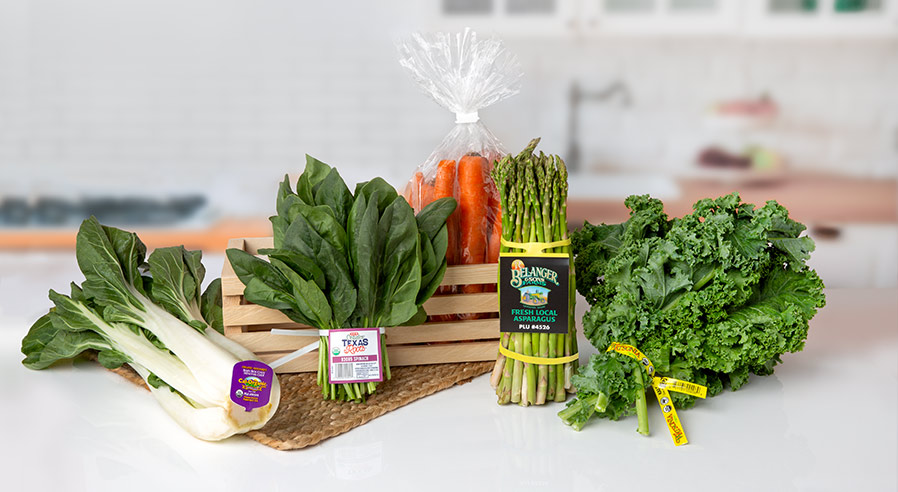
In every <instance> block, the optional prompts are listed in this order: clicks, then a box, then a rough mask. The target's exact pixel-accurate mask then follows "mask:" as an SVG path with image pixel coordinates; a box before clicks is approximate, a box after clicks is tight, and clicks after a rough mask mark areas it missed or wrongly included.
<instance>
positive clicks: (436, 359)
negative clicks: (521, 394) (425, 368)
mask: <svg viewBox="0 0 898 492" xmlns="http://www.w3.org/2000/svg"><path fill="white" fill-rule="evenodd" d="M497 347H498V344H497V342H495V341H489V342H469V343H445V344H439V345H397V346H395V347H391V348H390V367H399V366H417V365H422V364H445V363H449V362H476V361H487V360H495V358H496V353H497V352H498V350H499V349H498V348H497ZM288 353H290V352H289V351H285V352H269V353H263V354H259V358H260V359H262V362H266V363H271V362H273V361H275V360H277V359H280V358H281V357H283V356H285V355H287V354H288ZM317 370H318V353H317V352H311V353H308V354H303V355H301V356H300V357H298V358H296V359H294V360H292V361H290V362H288V363H286V364H284V365H282V366H280V367H278V368H277V369H275V372H279V373H284V372H311V371H317Z"/></svg>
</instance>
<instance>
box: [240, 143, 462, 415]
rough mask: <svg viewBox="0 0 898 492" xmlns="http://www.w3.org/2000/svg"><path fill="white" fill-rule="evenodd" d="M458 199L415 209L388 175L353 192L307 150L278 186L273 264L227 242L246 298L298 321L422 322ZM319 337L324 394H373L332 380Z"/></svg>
mask: <svg viewBox="0 0 898 492" xmlns="http://www.w3.org/2000/svg"><path fill="white" fill-rule="evenodd" d="M455 206H456V204H455V200H454V199H452V198H444V199H441V200H437V201H434V202H433V203H432V204H430V205H429V206H427V207H425V208H424V209H422V210H421V211H420V212H419V213H418V215H417V216H416V215H415V214H414V211H413V210H412V208H411V206H409V204H408V203H407V202H406V201H405V199H404V198H402V197H401V196H399V194H397V193H396V190H395V189H393V187H392V186H390V185H389V184H387V182H386V181H384V180H382V179H380V178H375V179H373V180H371V181H368V182H365V183H359V184H358V185H357V186H356V188H355V193H350V192H349V188H348V187H347V186H346V184H345V183H344V182H343V179H342V178H340V174H339V173H338V172H337V170H336V169H334V168H331V167H329V166H327V165H326V164H324V163H322V162H321V161H319V160H317V159H315V158H313V157H309V156H307V158H306V169H305V171H304V172H303V173H302V175H300V177H299V179H298V180H297V184H296V192H295V193H294V192H293V191H292V189H291V187H290V182H289V180H288V179H286V178H285V179H284V181H283V182H282V183H281V184H280V186H279V187H278V193H277V203H276V208H277V215H276V216H273V217H271V223H272V228H273V230H274V248H270V249H263V250H260V251H259V254H262V255H266V256H267V257H268V261H265V260H262V259H259V258H256V257H255V256H253V255H251V254H249V253H247V252H245V251H241V250H239V249H229V250H228V251H227V255H228V260H229V261H230V262H231V265H232V266H233V268H234V272H235V273H236V274H237V276H238V277H239V278H240V280H241V281H242V282H243V284H244V285H245V287H246V288H245V290H244V297H245V298H246V299H247V300H248V301H250V302H253V303H255V304H259V305H261V306H265V307H269V308H272V309H277V310H279V311H281V312H283V313H284V314H285V315H287V317H289V318H290V319H291V320H293V321H296V322H297V323H301V324H305V325H309V326H313V327H315V328H318V329H319V330H329V329H336V328H364V327H378V328H379V327H386V326H398V325H408V324H419V323H422V322H423V321H424V320H425V319H426V313H425V312H424V309H423V307H422V305H423V304H424V301H426V300H427V299H428V298H430V296H431V295H432V294H433V293H434V292H435V291H436V289H437V287H438V286H439V284H440V281H441V280H442V278H443V272H445V270H446V247H447V245H448V232H447V229H446V219H447V218H448V217H449V215H450V214H451V213H452V212H453V211H454V210H455ZM319 343H320V344H321V345H320V347H321V349H320V350H319V368H318V383H319V385H320V386H321V388H322V394H323V395H324V396H325V398H331V399H343V400H356V401H359V400H361V399H363V398H364V396H365V395H366V394H370V393H373V392H374V391H375V389H376V384H375V383H368V384H357V383H356V384H340V385H333V384H329V383H328V364H327V352H328V350H327V337H321V339H320V341H319ZM381 343H382V344H383V341H381ZM383 353H384V373H385V375H386V377H387V378H389V377H390V370H389V362H388V361H387V360H386V352H385V351H383Z"/></svg>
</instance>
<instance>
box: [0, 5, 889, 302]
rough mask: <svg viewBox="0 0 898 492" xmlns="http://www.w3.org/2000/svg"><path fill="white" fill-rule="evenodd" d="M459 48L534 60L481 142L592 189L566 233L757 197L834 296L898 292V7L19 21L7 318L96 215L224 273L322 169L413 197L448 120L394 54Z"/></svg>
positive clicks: (1, 194) (488, 116)
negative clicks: (531, 156) (277, 204)
mask: <svg viewBox="0 0 898 492" xmlns="http://www.w3.org/2000/svg"><path fill="white" fill-rule="evenodd" d="M465 26H470V27H472V28H474V29H476V30H477V31H478V32H479V33H481V34H482V35H487V34H494V35H498V36H501V37H502V38H503V39H504V40H505V42H506V44H507V46H508V47H509V48H510V49H511V50H513V51H514V52H515V53H516V54H517V56H518V57H519V58H520V61H521V63H522V65H523V69H524V79H523V84H522V90H521V93H520V94H518V95H517V96H514V97H512V98H510V99H507V100H505V101H502V102H500V103H498V104H496V105H495V106H493V107H489V108H487V109H485V110H483V111H481V113H480V116H481V118H482V120H483V121H484V122H485V123H486V125H487V126H488V127H489V128H490V129H491V130H492V131H493V132H494V133H495V134H496V135H497V136H498V137H499V138H500V139H501V140H502V141H503V142H504V144H505V145H506V148H507V149H509V150H517V149H520V148H522V147H523V146H524V145H525V144H526V143H527V141H529V140H530V138H532V137H534V136H541V137H542V138H543V143H542V144H541V148H543V149H544V150H546V151H550V152H553V153H559V154H561V155H562V156H563V157H565V158H566V159H567V161H568V162H569V164H570V165H571V166H572V167H575V168H576V169H577V172H576V174H574V175H572V179H571V204H570V216H571V222H572V225H577V224H579V223H582V221H583V220H584V219H588V220H590V221H593V222H602V221H605V222H614V221H621V220H624V219H625V218H626V210H625V209H624V207H623V199H624V198H625V196H626V195H627V194H630V193H651V194H653V195H655V196H657V197H659V198H662V199H663V200H664V201H665V203H666V205H667V206H668V211H669V213H671V214H672V215H682V214H683V213H686V212H688V211H689V209H690V205H691V203H692V202H693V201H695V200H696V199H698V198H702V197H706V196H717V195H720V194H723V193H727V192H730V191H735V190H738V191H740V192H741V193H742V195H743V198H745V199H746V200H747V201H751V202H754V203H762V202H763V201H764V200H767V199H772V198H776V199H778V200H779V201H780V202H781V203H783V204H784V205H786V206H787V207H788V208H789V209H790V210H791V211H792V214H793V217H794V218H796V219H798V220H800V221H802V222H804V223H806V224H807V225H808V226H809V229H810V233H811V235H812V236H813V237H814V238H815V239H816V240H817V244H818V251H817V252H816V253H815V254H814V257H813V260H812V264H813V265H814V266H815V267H816V268H817V269H818V271H819V273H820V274H821V276H822V277H823V278H824V280H825V281H826V283H827V286H829V287H894V286H896V284H898V201H896V188H898V184H896V183H898V181H896V179H898V0H866V1H865V0H746V1H738V0H438V1H427V2H424V1H417V2H409V1H378V2H367V1H352V2H297V1H292V0H264V1H255V2H246V1H234V0H214V1H213V0H191V1H184V0H179V1H173V0H153V1H149V0H79V1H78V2H70V1H65V0H30V1H17V0H0V294H2V293H3V292H5V291H9V292H12V291H13V290H14V289H15V285H16V278H15V277H16V275H22V276H25V275H32V274H33V273H34V272H38V273H41V272H43V274H45V275H48V276H52V275H54V272H55V271H56V270H55V267H51V266H50V265H52V263H50V262H47V261H45V259H46V258H49V257H53V255H55V254H60V255H64V256H65V258H72V256H73V255H72V254H71V247H72V246H73V244H74V231H75V230H76V228H77V224H78V223H79V222H80V220H81V219H82V218H83V217H84V216H86V215H87V214H91V213H93V214H96V215H97V216H98V217H99V218H100V219H101V220H102V221H104V222H107V223H110V224H116V225H119V226H124V227H127V228H129V229H132V230H136V231H138V232H139V233H140V235H141V237H142V238H144V240H145V241H146V242H147V243H149V244H150V246H151V247H152V246H162V245H168V244H180V243H186V244H187V246H189V247H201V248H204V249H205V250H206V251H207V255H211V256H212V257H213V258H217V261H218V264H217V266H216V265H214V261H213V266H209V270H210V271H212V272H215V271H216V269H217V268H220V262H221V253H222V251H223V249H224V245H225V243H226V241H227V239H228V238H231V237H241V236H261V235H267V234H269V233H270V228H269V227H268V222H267V219H266V218H267V216H268V215H270V214H271V213H272V211H273V208H274V191H275V188H276V182H277V181H278V180H279V179H281V178H282V177H283V175H284V174H285V173H291V174H293V175H296V174H298V173H299V172H300V171H301V169H302V166H303V163H304V154H305V153H309V154H312V155H314V156H316V157H318V158H320V159H321V160H323V161H324V162H327V163H329V164H332V165H335V166H337V167H338V168H339V169H340V172H341V174H343V176H344V178H345V179H346V181H347V182H350V183H352V182H356V181H361V180H367V179H370V178H371V177H374V176H378V175H379V176H383V177H384V178H386V179H387V180H388V181H391V182H392V183H393V184H395V185H397V186H404V184H405V182H406V180H407V179H408V177H409V176H410V175H411V174H412V172H413V170H414V168H415V166H417V165H418V164H419V163H420V162H421V161H422V160H424V159H425V158H426V157H427V156H428V155H429V153H430V152H431V150H432V149H433V148H434V147H435V146H436V145H437V144H438V143H439V142H440V140H441V139H442V138H443V136H444V135H445V134H446V133H447V132H448V131H449V130H450V128H451V127H452V125H453V124H454V116H453V115H451V114H449V113H447V112H446V111H445V110H444V109H442V108H440V107H439V106H438V105H437V104H435V103H434V102H433V101H432V100H430V99H429V98H428V97H427V96H425V95H424V94H422V93H421V92H420V91H419V90H418V89H417V88H416V86H415V85H414V83H413V82H412V80H411V79H410V77H409V76H408V75H407V74H406V73H405V72H404V69H402V68H401V67H400V66H399V64H398V63H397V59H396V58H397V55H396V50H395V47H394V41H395V39H396V37H397V36H400V35H403V34H408V33H410V32H412V31H415V30H460V29H462V28H464V27H465ZM70 261H71V262H73V261H74V260H73V259H72V260H70ZM23 268H24V270H23ZM4 270H6V271H7V275H5V277H6V278H3V277H4ZM10 272H13V273H10ZM15 272H19V273H15ZM25 272H27V273H25ZM63 277H64V278H63ZM71 278H73V277H71V274H70V273H66V274H65V275H61V276H60V282H67V281H68V280H71ZM64 285H65V284H64V283H63V284H62V286H60V288H61V287H64ZM40 302H41V304H46V300H45V299H42V300H41V301H40Z"/></svg>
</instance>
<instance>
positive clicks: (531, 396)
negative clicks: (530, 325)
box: [521, 333, 536, 404]
mask: <svg viewBox="0 0 898 492" xmlns="http://www.w3.org/2000/svg"><path fill="white" fill-rule="evenodd" d="M532 341H533V338H532V337H531V336H530V334H529V333H525V334H524V355H533V343H532ZM524 373H525V376H524V377H525V378H526V380H525V381H524V383H523V385H524V386H525V387H526V388H527V396H526V398H525V397H524V396H523V395H522V396H521V401H526V402H527V403H531V404H532V403H536V368H535V367H534V366H533V364H530V363H529V362H525V363H524ZM522 392H523V390H522Z"/></svg>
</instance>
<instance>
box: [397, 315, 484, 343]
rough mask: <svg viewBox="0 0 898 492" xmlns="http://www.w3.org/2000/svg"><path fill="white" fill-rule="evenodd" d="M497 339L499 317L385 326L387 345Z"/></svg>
mask: <svg viewBox="0 0 898 492" xmlns="http://www.w3.org/2000/svg"><path fill="white" fill-rule="evenodd" d="M484 339H495V340H498V339H499V318H490V319H473V320H468V321H450V322H447V323H425V324H423V325H418V326H392V327H389V328H387V345H388V346H391V345H401V344H405V343H420V342H453V341H458V340H484Z"/></svg>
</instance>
